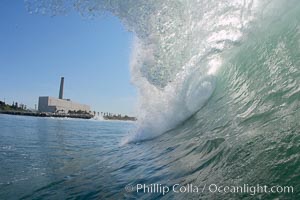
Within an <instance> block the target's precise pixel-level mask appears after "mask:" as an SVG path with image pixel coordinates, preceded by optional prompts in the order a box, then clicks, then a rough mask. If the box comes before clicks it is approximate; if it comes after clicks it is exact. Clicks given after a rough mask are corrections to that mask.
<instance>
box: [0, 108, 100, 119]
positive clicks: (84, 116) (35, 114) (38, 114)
mask: <svg viewBox="0 0 300 200" xmlns="http://www.w3.org/2000/svg"><path fill="white" fill-rule="evenodd" d="M0 114H7V115H22V116H31V117H60V118H64V117H67V118H79V119H91V118H93V117H94V116H93V115H91V114H64V113H42V112H28V111H12V110H9V111H1V110H0Z"/></svg>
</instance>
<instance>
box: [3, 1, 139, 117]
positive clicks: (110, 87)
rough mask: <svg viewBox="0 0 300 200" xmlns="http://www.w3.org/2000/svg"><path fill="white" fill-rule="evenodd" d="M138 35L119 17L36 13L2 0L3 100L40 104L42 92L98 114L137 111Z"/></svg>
mask: <svg viewBox="0 0 300 200" xmlns="http://www.w3.org/2000/svg"><path fill="white" fill-rule="evenodd" d="M132 40H133V34H132V33H130V32H128V31H126V29H125V28H124V27H123V25H122V24H121V22H120V21H119V20H118V19H117V18H116V17H113V16H108V15H106V16H104V17H98V18H94V19H86V18H84V17H82V16H80V15H79V14H78V13H75V12H70V13H67V14H66V15H61V16H54V17H51V16H50V15H42V14H30V13H29V12H28V11H27V10H26V7H25V4H24V2H23V1H11V0H1V1H0V101H3V100H4V99H5V102H6V103H9V104H11V103H12V102H13V101H15V102H16V101H17V102H18V103H23V104H25V105H27V107H30V108H34V107H35V104H38V97H39V96H53V97H58V93H59V84H60V77H62V76H64V77H65V88H64V98H69V99H71V100H72V101H75V102H79V103H84V104H88V105H90V106H91V109H92V110H95V111H98V112H112V113H121V114H134V113H135V111H134V107H135V102H136V89H135V87H134V86H133V85H132V84H131V83H130V73H129V62H130V61H129V59H130V53H131V45H132Z"/></svg>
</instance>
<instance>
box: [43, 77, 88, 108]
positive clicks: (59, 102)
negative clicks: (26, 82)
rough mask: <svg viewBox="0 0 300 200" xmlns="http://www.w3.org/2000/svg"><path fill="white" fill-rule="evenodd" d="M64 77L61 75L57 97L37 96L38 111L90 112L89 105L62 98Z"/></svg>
mask: <svg viewBox="0 0 300 200" xmlns="http://www.w3.org/2000/svg"><path fill="white" fill-rule="evenodd" d="M64 80H65V79H64V77H61V81H60V88H59V95H58V99H57V98H54V97H50V96H41V97H39V105H38V110H39V112H50V113H57V112H62V113H68V112H69V111H73V112H74V111H75V112H78V111H84V112H90V106H88V105H84V104H79V103H75V102H73V101H71V100H70V99H64Z"/></svg>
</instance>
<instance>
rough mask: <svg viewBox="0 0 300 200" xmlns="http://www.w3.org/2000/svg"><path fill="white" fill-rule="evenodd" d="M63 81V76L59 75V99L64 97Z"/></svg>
mask: <svg viewBox="0 0 300 200" xmlns="http://www.w3.org/2000/svg"><path fill="white" fill-rule="evenodd" d="M64 82H65V78H64V77H61V79H60V88H59V97H58V98H59V99H63V98H64Z"/></svg>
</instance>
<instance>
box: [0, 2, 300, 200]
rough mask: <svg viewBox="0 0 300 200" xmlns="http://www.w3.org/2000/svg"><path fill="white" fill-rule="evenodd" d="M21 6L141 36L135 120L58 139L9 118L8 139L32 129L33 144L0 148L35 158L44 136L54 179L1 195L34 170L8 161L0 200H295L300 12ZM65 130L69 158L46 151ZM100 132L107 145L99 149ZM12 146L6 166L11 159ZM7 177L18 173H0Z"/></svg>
mask: <svg viewBox="0 0 300 200" xmlns="http://www.w3.org/2000/svg"><path fill="white" fill-rule="evenodd" d="M25 2H26V3H25V5H26V7H27V9H28V11H29V12H32V13H36V14H40V13H43V14H51V15H60V14H65V13H67V12H70V11H71V10H76V11H78V12H79V13H80V14H82V15H83V17H97V16H103V15H106V14H112V15H115V16H117V17H118V18H119V19H120V20H121V21H122V22H123V24H124V26H125V27H126V28H127V29H128V31H132V32H133V33H134V35H135V39H134V41H133V44H132V45H133V48H132V49H133V50H132V57H131V63H130V65H131V69H130V70H131V78H132V82H133V83H134V84H135V86H136V87H137V89H138V91H139V96H138V101H139V103H138V114H139V115H138V116H137V117H138V122H137V123H135V124H134V125H133V124H130V125H128V126H127V125H126V126H125V124H119V123H116V124H109V125H106V126H107V127H108V126H109V128H107V129H103V127H102V126H103V125H105V124H102V122H97V123H96V122H89V121H80V122H71V121H64V120H62V121H58V122H59V123H61V124H63V126H62V127H65V129H63V128H56V129H55V128H54V127H56V125H53V124H52V123H56V121H50V122H49V121H46V122H47V123H48V124H47V123H45V124H43V125H42V126H38V125H35V126H33V124H39V123H40V122H38V123H34V122H33V121H31V122H25V123H24V124H23V126H22V123H21V122H22V120H25V119H23V118H22V119H14V120H11V122H10V123H11V124H10V125H9V121H8V122H7V119H6V118H5V119H6V120H4V122H3V120H1V123H8V125H6V126H8V127H6V128H4V129H5V130H6V131H1V134H6V133H9V132H10V131H12V130H14V129H17V131H16V130H15V131H13V133H15V134H19V135H20V134H21V130H22V131H23V130H27V128H33V127H34V128H33V130H32V131H29V133H30V134H31V135H32V134H33V135H35V138H31V139H30V138H29V139H28V140H26V138H22V137H20V138H17V139H14V138H10V135H11V134H7V135H4V136H6V137H4V136H1V144H2V142H3V141H4V142H5V140H3V141H2V138H8V139H7V140H8V141H9V140H14V141H11V142H10V143H17V142H19V143H24V144H23V145H24V146H27V147H28V148H27V149H25V150H27V151H29V152H30V151H31V150H32V149H31V148H33V147H34V146H35V145H37V144H36V143H31V140H33V141H34V139H37V138H38V139H40V138H44V137H43V136H47V135H49V136H48V137H46V139H49V140H50V141H47V142H45V143H42V144H43V145H42V146H43V147H47V144H48V145H50V148H48V151H47V153H46V154H45V155H44V156H40V158H39V159H38V160H42V159H46V158H47V159H50V160H47V161H41V163H40V165H46V164H45V163H47V165H46V166H44V167H45V168H46V169H49V168H50V167H51V166H52V167H53V168H54V169H51V170H48V171H47V170H46V171H47V172H41V173H45V176H43V175H39V176H38V177H39V178H36V180H31V181H28V183H27V184H23V183H21V181H19V182H17V183H16V185H17V186H15V188H12V187H13V184H11V185H9V184H5V183H8V182H12V181H13V180H14V179H13V178H12V179H11V177H10V175H11V174H14V173H12V171H9V170H13V171H15V172H17V171H19V170H22V169H27V168H26V165H25V164H19V163H15V164H14V163H13V162H18V161H19V159H11V158H13V157H12V156H11V157H10V156H7V157H5V159H1V164H2V162H3V161H2V160H4V162H5V164H4V165H1V172H0V173H1V178H2V177H5V178H6V179H4V180H5V181H1V183H2V185H1V188H4V189H3V190H2V189H1V195H2V196H3V195H19V196H18V197H24V198H25V199H26V198H27V199H41V198H45V199H47V198H49V199H51V198H70V199H76V198H77V199H84V198H86V199H93V198H94V199H97V198H99V199H157V198H161V199H299V198H300V152H299V151H300V135H299V132H300V131H299V130H300V124H299V119H300V101H299V100H300V14H299V13H300V1H298V0H286V1H281V0H209V1H208V0H199V1H190V0H164V1H162V0H147V1H146V0H145V1H143V0H141V1H135V0H102V1H96V0H92V1H86V0H66V1H57V0H50V1H49V0H47V1H46V0H45V1H40V0H39V1H37V0H26V1H25ZM99 20H105V19H101V17H100V18H99ZM99 45H101V44H99ZM28 119H29V118H28ZM26 120H27V119H26ZM35 120H36V119H35ZM43 120H44V119H43ZM18 121H21V122H18ZM41 122H45V121H41ZM46 125H47V126H48V125H49V127H47V126H46ZM3 127H5V126H1V129H3ZM24 127H25V128H24ZM26 127H27V128H26ZM50 130H52V131H51V132H50ZM60 130H61V131H63V130H72V131H73V134H72V135H71V136H70V138H69V137H65V138H64V139H65V140H66V138H67V139H72V138H73V140H72V141H71V142H75V145H74V146H72V145H73V143H71V144H69V145H70V146H66V147H65V148H67V147H68V148H71V150H70V149H68V148H67V150H60V149H61V148H62V147H61V146H59V144H60V143H59V142H55V143H51V140H53V139H55V138H56V137H57V138H59V134H58V133H60ZM105 130H107V131H108V132H109V133H111V134H107V135H106V136H105V137H104V138H102V136H101V135H102V134H105V133H106V132H105ZM102 131H104V133H103V132H102ZM45 133H49V134H45ZM30 134H29V135H30ZM12 135H13V134H12ZM53 137H54V138H53ZM57 141H60V140H59V139H57ZM76 141H77V142H78V143H76ZM87 141H89V142H87ZM7 143H9V142H6V143H5V144H4V145H6V146H4V147H3V148H4V150H3V151H4V154H1V156H3V155H6V154H7V153H8V150H9V149H12V150H13V146H12V145H11V147H10V145H7ZM51 144H53V145H54V144H55V145H56V146H55V148H54V147H53V148H51ZM72 147H75V148H72ZM46 149H47V148H46ZM68 150H70V151H68ZM73 151H75V152H76V153H74V152H73ZM12 152H13V151H12ZM25 152H26V151H25ZM17 155H21V153H20V154H17ZM68 155H71V156H70V157H68ZM59 156H61V157H62V158H61V157H59ZM72 156H74V157H75V158H74V159H73V160H72V159H71V158H72ZM78 157H80V159H79V158H78ZM51 158H52V160H51ZM55 158H59V159H55ZM10 159H11V160H10ZM81 159H82V160H83V161H81ZM25 160H26V159H25ZM21 161H22V160H20V162H21ZM26 161H28V160H26ZM10 162H12V163H11V165H10V164H9V163H10ZM36 162H38V161H35V162H34V161H31V160H29V161H28V163H29V164H34V163H36ZM68 163H71V164H70V165H68ZM3 166H12V167H8V168H4V169H5V170H2V168H3ZM64 166H67V167H64ZM16 168H18V169H19V170H17V169H16ZM29 168H30V167H29ZM2 171H3V172H2ZM9 172H10V173H9ZM49 172H50V174H52V175H49ZM16 174H17V173H16ZM25 174H27V173H25ZM29 174H30V173H29ZM53 174H54V175H53ZM49 176H50V177H49ZM30 177H32V178H34V177H35V176H33V175H32V176H30ZM45 177H47V178H45ZM19 179H22V177H21V176H20V177H19ZM19 179H16V180H19ZM45 179H46V180H45ZM25 181H26V180H25ZM29 182H30V184H29ZM24 183H25V182H24ZM128 184H129V186H128ZM138 184H146V185H147V186H149V187H150V186H151V184H161V186H166V187H169V188H172V186H174V185H176V184H179V185H182V186H186V185H189V184H193V185H194V186H199V188H201V189H203V188H204V190H203V191H202V190H201V191H200V192H199V191H198V192H187V191H186V192H179V193H177V192H174V191H173V192H168V193H166V194H162V193H161V192H153V191H152V192H144V193H143V192H137V188H138ZM211 185H213V186H214V185H218V186H244V185H246V186H257V185H260V186H264V185H266V186H268V187H269V189H270V187H272V186H278V187H285V186H292V187H293V192H292V193H291V192H290V193H287V192H283V191H281V192H280V191H279V192H278V191H277V192H253V190H252V189H251V190H252V192H251V191H250V192H249V191H248V192H226V193H224V191H223V192H222V189H221V191H218V192H213V191H209V186H211ZM126 186H127V187H126ZM131 186H133V187H134V188H133V189H134V191H133V192H126V190H125V189H124V188H127V189H128V188H130V187H131ZM149 187H148V188H149ZM223 189H224V187H223ZM2 191H5V192H4V193H3V192H2ZM24 191H26V192H24ZM254 193H255V194H254ZM6 197H8V196H6Z"/></svg>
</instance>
